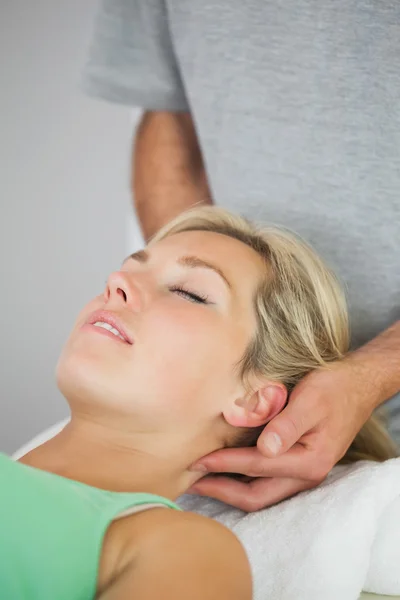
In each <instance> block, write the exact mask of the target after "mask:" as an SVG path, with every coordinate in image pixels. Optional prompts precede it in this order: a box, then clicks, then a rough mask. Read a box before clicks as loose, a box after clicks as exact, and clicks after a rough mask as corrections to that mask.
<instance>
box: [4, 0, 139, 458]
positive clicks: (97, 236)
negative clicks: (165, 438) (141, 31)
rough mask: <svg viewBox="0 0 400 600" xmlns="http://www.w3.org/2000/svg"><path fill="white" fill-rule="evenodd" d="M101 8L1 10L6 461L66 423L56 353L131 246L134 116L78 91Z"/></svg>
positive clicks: (27, 5)
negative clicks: (96, 13) (37, 437)
mask: <svg viewBox="0 0 400 600" xmlns="http://www.w3.org/2000/svg"><path fill="white" fill-rule="evenodd" d="M94 9H95V0H86V1H85V2H82V0H57V1H56V2H54V0H36V1H35V2H29V1H28V0H10V1H7V0H6V1H4V0H2V1H1V2H0V55H1V57H0V61H1V62H0V64H1V72H0V133H1V135H0V159H1V160H0V198H1V221H0V223H1V225H0V234H1V247H0V250H1V253H0V255H1V277H2V279H1V307H0V326H1V357H0V359H1V363H0V365H1V366H0V369H1V373H0V377H1V411H0V415H1V417H0V418H1V421H0V451H3V452H12V451H14V450H15V449H17V448H18V447H19V446H20V445H21V444H22V443H24V442H26V441H28V440H29V439H30V438H31V437H32V436H33V435H35V434H37V433H38V432H40V431H41V430H43V429H44V428H46V427H48V426H49V425H52V424H53V423H55V422H56V421H57V420H59V419H61V418H64V417H65V416H67V415H68V409H67V406H66V403H65V401H64V400H63V398H62V397H61V394H60V393H59V392H58V390H57V388H56V384H55V378H54V369H55V365H56V362H57V358H58V355H59V352H60V349H61V347H62V345H63V343H64V341H65V339H66V338H67V336H68V333H69V331H70V329H71V326H72V325H73V323H74V319H75V317H76V316H77V314H78V312H79V310H80V309H81V308H82V307H83V305H84V304H85V303H86V302H87V301H88V300H89V299H90V298H91V297H93V296H94V295H95V294H97V293H100V291H101V290H102V288H103V285H104V282H105V280H106V277H107V274H108V273H109V272H110V271H112V270H114V269H116V268H118V266H119V264H120V262H121V261H122V259H123V258H124V257H125V256H126V253H127V250H128V246H129V245H132V244H131V243H130V242H128V235H132V231H134V230H135V226H133V229H132V222H131V221H132V217H131V215H132V212H133V211H132V208H131V201H130V196H129V155H130V147H131V138H132V112H131V111H130V110H128V109H127V108H123V107H119V106H112V105H109V104H107V103H105V102H102V101H100V100H96V99H91V98H87V97H85V95H84V94H83V92H81V91H80V90H79V79H80V74H81V73H80V72H81V69H82V66H83V63H84V61H85V57H86V50H87V46H88V43H89V40H90V34H91V28H92V19H93V13H94ZM128 232H130V233H129V234H128ZM133 245H135V243H133ZM139 245H140V243H139Z"/></svg>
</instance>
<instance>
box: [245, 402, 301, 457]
mask: <svg viewBox="0 0 400 600" xmlns="http://www.w3.org/2000/svg"><path fill="white" fill-rule="evenodd" d="M297 413H298V411H296V409H295V408H294V405H292V406H291V405H290V404H288V405H287V406H286V408H285V409H284V410H283V411H282V412H281V413H279V415H277V416H276V417H274V418H273V419H272V421H270V422H269V423H268V425H267V426H266V427H265V428H264V431H263V432H262V433H261V435H260V437H259V438H258V441H257V448H258V450H259V451H260V452H261V454H263V455H264V456H266V457H268V458H274V457H275V456H279V455H280V454H283V453H284V452H286V451H287V450H289V449H290V448H291V447H292V446H294V444H295V443H296V442H298V440H299V439H300V438H301V436H302V435H304V434H305V433H306V431H308V430H309V429H310V428H311V423H306V422H305V420H304V414H301V415H298V414H297Z"/></svg>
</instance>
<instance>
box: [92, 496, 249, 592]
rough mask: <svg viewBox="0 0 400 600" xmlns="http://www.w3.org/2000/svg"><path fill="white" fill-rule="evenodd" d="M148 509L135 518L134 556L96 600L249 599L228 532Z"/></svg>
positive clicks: (242, 562)
mask: <svg viewBox="0 0 400 600" xmlns="http://www.w3.org/2000/svg"><path fill="white" fill-rule="evenodd" d="M153 510H154V511H157V510H158V514H157V513H155V512H154V514H153V515H152V514H147V515H145V516H144V517H141V518H140V521H141V525H140V526H139V528H138V530H137V531H136V539H137V542H138V546H139V550H138V552H137V554H136V555H135V556H134V559H133V560H132V561H131V563H130V564H128V565H127V567H126V568H124V569H123V570H122V571H121V573H120V574H119V575H118V576H117V577H116V578H115V579H114V580H113V582H112V583H111V585H110V586H109V587H108V589H107V590H106V591H105V592H104V593H103V594H102V595H100V597H99V600H128V599H135V600H160V599H162V598H166V599H171V600H172V599H173V600H251V598H252V581H251V570H250V565H249V562H248V559H247V556H246V553H245V551H244V549H243V547H242V545H241V543H240V542H239V540H238V539H237V538H236V536H235V535H234V534H233V533H232V532H231V531H229V530H228V529H226V528H225V527H224V526H223V525H220V524H219V523H217V522H216V521H212V520H211V519H207V518H206V517H202V516H200V515H196V514H194V513H176V514H168V513H174V512H175V511H170V510H168V509H165V508H163V509H153ZM146 512H147V513H152V512H153V511H146ZM160 513H161V514H160ZM138 516H139V515H138ZM140 530H143V534H141V532H140Z"/></svg>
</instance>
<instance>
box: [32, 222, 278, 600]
mask: <svg viewBox="0 0 400 600" xmlns="http://www.w3.org/2000/svg"><path fill="white" fill-rule="evenodd" d="M188 256H192V257H193V256H195V257H197V258H200V259H202V260H203V261H207V262H208V263H212V264H213V265H215V267H216V268H217V269H218V270H219V271H221V272H223V273H224V276H225V277H226V278H227V280H228V281H229V286H228V285H227V284H226V283H225V282H224V279H223V278H222V277H221V276H220V275H219V274H218V273H216V272H215V271H214V270H211V269H210V268H205V267H204V266H202V267H199V266H196V267H194V266H193V259H191V260H190V261H189V262H190V264H192V266H188V265H187V262H188V259H187V258H186V259H185V260H183V257H188ZM182 262H185V264H182ZM264 271H265V265H264V263H263V261H262V259H261V258H260V257H259V255H258V254H257V253H256V252H254V251H253V250H252V249H251V248H249V247H248V246H246V245H245V244H243V243H242V242H239V241H238V240H234V239H232V238H230V237H227V236H224V235H220V234H215V233H211V232H204V231H194V232H184V233H178V234H176V235H173V236H171V237H169V238H166V239H165V240H162V241H160V242H158V243H157V244H155V245H154V246H152V247H151V248H150V249H149V256H148V258H147V260H146V261H143V259H141V260H138V258H137V255H136V256H135V258H132V257H131V258H128V259H127V260H126V261H124V263H123V265H122V268H121V269H120V270H119V271H116V272H114V273H112V274H111V275H110V276H109V278H108V281H107V285H106V288H105V290H104V292H103V294H101V295H99V296H97V297H96V298H94V300H92V301H91V302H90V303H89V304H88V305H87V306H86V307H85V308H84V309H83V311H82V312H81V314H80V315H79V317H78V319H77V322H76V324H75V326H74V328H73V330H72V333H71V335H70V337H69V339H68V341H67V343H66V345H65V347H64V349H63V352H62V354H61V357H60V360H59V363H58V367H57V381H58V386H59V389H60V391H61V392H62V393H63V395H64V397H65V398H66V400H67V401H68V404H69V406H70V409H71V422H70V423H69V424H68V425H67V426H66V428H65V429H64V430H62V431H61V432H60V433H59V434H58V435H57V436H55V437H54V438H52V439H51V440H49V441H48V442H46V443H45V444H43V445H42V446H40V447H39V448H36V449H35V450H33V451H32V452H30V453H28V454H27V455H26V456H24V457H23V458H22V459H21V462H23V463H25V464H27V465H31V466H33V467H36V468H39V469H43V470H46V471H49V472H52V473H56V474H57V475H61V476H63V477H68V478H71V479H73V480H76V481H81V482H83V483H85V484H88V485H92V486H94V487H98V488H101V489H108V490H113V491H120V492H122V491H128V492H135V491H147V492H150V493H155V494H158V495H161V496H165V497H168V498H170V499H172V500H174V499H176V498H177V497H178V496H180V495H181V494H182V493H183V492H185V491H186V490H187V489H188V487H189V486H190V485H192V484H193V483H195V482H196V481H197V480H198V479H199V478H200V477H201V476H202V474H201V473H199V472H196V471H193V470H191V468H190V467H191V465H192V463H193V462H195V461H196V460H198V459H200V458H201V457H202V456H204V455H205V454H208V453H210V452H212V451H214V450H217V449H219V448H222V447H224V446H225V445H226V444H227V443H232V441H233V440H234V439H235V438H236V436H237V435H238V427H246V428H248V427H259V426H260V425H262V424H264V423H266V422H267V421H268V420H269V419H271V418H273V417H274V416H275V415H276V414H277V413H278V412H279V411H280V410H282V408H283V406H284V404H285V402H286V390H285V388H284V386H283V385H282V384H280V383H277V382H273V381H269V380H267V379H262V378H260V377H256V376H254V377H253V381H252V382H251V383H252V385H253V387H252V391H251V392H249V391H247V389H246V388H245V387H244V385H243V382H242V381H241V380H240V379H239V377H238V375H237V372H236V370H235V365H236V364H237V362H238V361H239V359H240V358H241V357H242V355H243V353H244V351H245V348H246V347H247V345H248V343H249V341H250V339H251V337H252V336H253V334H254V331H255V326H256V318H255V314H254V312H253V295H254V293H255V290H256V288H257V287H258V283H259V280H260V277H262V276H263V275H264ZM243 281H245V282H246V285H243ZM178 288H181V289H178ZM183 290H185V291H183ZM189 294H196V295H197V296H199V297H200V296H202V297H203V299H204V297H207V300H206V302H202V301H199V298H195V297H193V296H190V295H189ZM97 310H103V311H106V314H108V315H113V316H114V318H117V319H119V321H120V324H122V325H123V329H124V331H125V332H126V333H127V334H128V336H129V337H130V339H131V340H132V341H133V343H127V342H126V341H122V340H120V339H119V338H118V337H115V336H113V335H111V334H104V332H103V330H102V329H100V328H98V327H93V326H88V325H87V321H88V318H89V317H90V315H91V314H92V313H93V311H97ZM95 320H97V319H95ZM183 567H184V568H185V569H186V571H185V573H186V577H185V578H184V579H183V580H182V577H181V576H182V568H183ZM232 570H233V571H234V573H233V575H232ZM205 573H207V577H205ZM163 589H167V590H168V593H169V596H168V595H167V597H174V598H178V599H179V598H182V599H183V598H188V597H190V598H196V597H198V598H205V597H207V598H218V600H221V599H224V598H226V600H232V598H233V599H236V598H237V599H238V600H247V598H248V599H250V598H251V576H250V570H249V566H248V562H247V558H246V556H245V553H244V550H243V549H242V547H241V545H240V544H239V542H238V541H237V540H236V538H235V536H234V535H233V534H232V533H231V532H229V531H228V530H227V529H225V528H224V527H222V526H221V525H219V524H217V523H215V522H213V521H211V520H209V519H206V518H204V517H200V516H198V515H187V514H186V513H178V512H175V511H172V510H165V509H162V510H161V511H160V510H151V511H149V512H148V513H139V514H138V515H133V516H131V517H126V518H123V519H121V520H120V521H117V522H115V523H113V524H112V525H111V526H110V527H109V530H108V532H107V535H106V538H105V541H104V545H103V549H102V557H101V564H100V571H99V579H98V593H99V597H102V598H103V597H104V598H107V599H109V600H111V599H112V600H114V599H115V600H117V599H119V598H126V597H129V594H131V593H134V595H135V598H136V597H137V598H140V599H141V600H142V599H143V600H144V599H148V598H151V599H153V598H159V597H160V595H161V592H162V590H163ZM164 597H165V595H164Z"/></svg>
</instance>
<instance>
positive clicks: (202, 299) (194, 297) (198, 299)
mask: <svg viewBox="0 0 400 600" xmlns="http://www.w3.org/2000/svg"><path fill="white" fill-rule="evenodd" d="M170 290H171V292H178V294H179V295H180V296H183V297H186V298H188V299H189V301H190V302H195V303H198V304H208V302H207V300H208V296H202V295H198V294H194V293H193V292H189V290H185V289H184V288H182V287H179V286H175V287H172V288H170Z"/></svg>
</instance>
